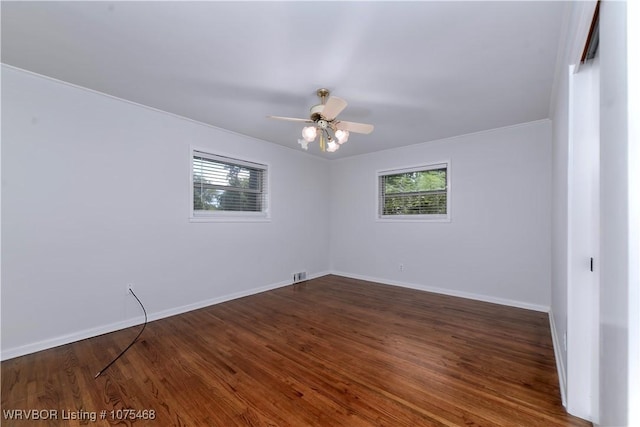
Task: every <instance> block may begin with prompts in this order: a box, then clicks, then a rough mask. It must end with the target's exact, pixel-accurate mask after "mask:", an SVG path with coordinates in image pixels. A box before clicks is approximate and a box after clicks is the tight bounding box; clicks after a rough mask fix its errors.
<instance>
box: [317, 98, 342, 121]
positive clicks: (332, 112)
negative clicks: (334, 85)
mask: <svg viewBox="0 0 640 427" xmlns="http://www.w3.org/2000/svg"><path fill="white" fill-rule="evenodd" d="M346 106H347V101H345V100H344V99H342V98H338V97H337V96H332V97H330V98H329V99H327V103H326V104H324V108H323V109H322V113H321V114H322V117H324V118H325V119H327V120H329V121H331V120H333V119H335V118H336V116H337V115H338V114H340V112H341V111H342V110H344V107H346Z"/></svg>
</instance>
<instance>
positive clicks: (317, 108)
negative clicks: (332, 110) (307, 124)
mask: <svg viewBox="0 0 640 427" xmlns="http://www.w3.org/2000/svg"><path fill="white" fill-rule="evenodd" d="M323 109H324V105H322V104H318V105H314V106H313V107H311V109H310V111H311V120H313V121H314V122H315V121H317V120H320V119H321V118H322V110H323Z"/></svg>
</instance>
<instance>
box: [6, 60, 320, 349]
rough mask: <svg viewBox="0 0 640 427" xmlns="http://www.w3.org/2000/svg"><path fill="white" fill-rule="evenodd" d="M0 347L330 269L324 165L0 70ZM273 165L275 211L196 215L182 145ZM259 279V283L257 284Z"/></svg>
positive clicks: (78, 333) (136, 318) (52, 339)
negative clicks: (242, 218) (240, 216)
mask: <svg viewBox="0 0 640 427" xmlns="http://www.w3.org/2000/svg"><path fill="white" fill-rule="evenodd" d="M2 106H3V108H2V198H3V203H2V251H3V254H2V358H3V359H6V358H8V357H13V356H17V355H20V354H24V353H28V352H32V351H36V350H39V349H42V348H47V347H51V346H54V345H57V344H62V343H64V342H69V341H73V340H76V339H80V338H85V337H87V336H93V335H96V334H99V333H102V332H106V331H110V330H114V329H117V328H120V327H124V326H128V325H131V324H134V323H137V322H140V321H141V316H140V309H139V307H138V306H137V303H136V302H135V300H134V299H133V298H132V297H131V296H130V295H127V293H126V284H127V283H133V284H134V289H135V291H136V294H137V295H138V296H139V297H140V298H141V299H142V301H143V302H144V304H145V305H146V307H147V311H148V312H149V313H150V315H151V318H158V317H163V316H166V315H170V314H173V313H177V312H181V311H184V310H188V309H192V308H195V307H199V306H202V305H207V304H210V303H212V302H215V301H219V300H224V299H226V298H230V297H233V296H238V295H243V294H247V293H252V292H255V291H257V290H259V289H264V288H269V287H274V286H281V285H285V284H288V283H290V282H291V280H292V273H293V272H296V271H301V270H306V271H307V272H309V274H310V275H312V276H313V275H318V274H323V273H325V272H326V271H327V270H328V268H329V261H328V253H329V237H328V235H329V231H328V230H329V218H328V215H327V214H326V213H327V205H328V203H329V186H328V180H327V173H328V171H329V166H328V163H327V162H326V161H325V160H322V159H318V158H315V157H312V156H310V155H308V154H305V153H302V152H300V151H296V150H290V149H287V148H283V147H280V146H276V145H275V144H266V143H264V142H263V141H258V140H253V139H251V138H248V137H244V136H240V135H236V134H233V133H229V132H226V131H223V130H220V129H216V128H213V127H209V126H205V125H202V124H198V123H195V122H192V121H189V120H186V119H182V118H178V117H175V116H172V115H169V114H166V113H162V112H158V111H155V110H151V109H148V108H144V107H141V106H138V105H134V104H131V103H128V102H125V101H122V100H118V99H114V98H110V97H107V96H104V95H101V94H97V93H94V92H91V91H88V90H84V89H80V88H77V87H73V86H70V85H67V84H63V83H60V82H56V81H53V80H50V79H47V78H43V77H40V76H35V75H32V74H28V73H26V72H23V71H20V70H16V69H12V68H9V67H4V66H3V67H2ZM191 144H192V145H195V146H198V147H204V148H210V149H211V150H212V151H214V152H220V153H223V154H228V155H231V156H237V157H239V158H246V159H248V160H254V161H258V162H262V163H267V164H269V167H270V171H269V174H270V180H271V190H272V193H271V210H272V213H271V218H272V219H271V221H270V222H253V223H190V222H189V221H188V218H189V203H190V199H189V197H190V196H189V194H190V193H189V165H190V150H189V146H190V145H191ZM256 287H257V288H256Z"/></svg>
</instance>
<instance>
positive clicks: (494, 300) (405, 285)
mask: <svg viewBox="0 0 640 427" xmlns="http://www.w3.org/2000/svg"><path fill="white" fill-rule="evenodd" d="M331 274H335V275H336V276H343V277H349V278H351V279H359V280H366V281H368V282H376V283H382V284H384V285H392V286H400V287H403V288H409V289H416V290H419V291H425V292H433V293H435V294H442V295H449V296H452V297H459V298H466V299H472V300H476V301H483V302H490V303H493V304H500V305H506V306H509V307H516V308H524V309H526V310H533V311H539V312H542V313H548V312H549V310H550V309H551V307H549V306H546V305H540V304H531V303H528V302H524V301H516V300H510V299H507V298H498V297H492V296H487V295H481V294H474V293H470V292H464V291H456V290H452V289H444V288H438V287H435V286H426V285H420V284H417V283H409V282H401V281H397V280H389V279H383V278H380V277H372V276H365V275H362V274H353V273H346V272H344V271H331Z"/></svg>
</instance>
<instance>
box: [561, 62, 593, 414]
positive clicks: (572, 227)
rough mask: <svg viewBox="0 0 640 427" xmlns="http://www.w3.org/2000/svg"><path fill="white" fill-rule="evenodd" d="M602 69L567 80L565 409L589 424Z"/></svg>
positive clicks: (587, 68) (585, 68)
mask: <svg viewBox="0 0 640 427" xmlns="http://www.w3.org/2000/svg"><path fill="white" fill-rule="evenodd" d="M571 69H573V67H571ZM599 69H600V67H599V61H598V58H595V59H593V60H591V61H588V62H586V63H584V64H582V66H580V70H579V71H578V72H577V73H573V72H572V73H571V75H570V78H569V87H570V90H569V104H570V106H569V128H570V130H569V156H568V159H569V165H568V180H569V188H568V196H569V201H568V237H569V240H568V276H567V365H566V367H567V371H566V375H567V410H568V411H569V412H570V413H571V414H573V415H576V416H579V417H581V418H585V419H588V420H590V421H595V420H597V396H598V352H599V345H598V340H599V337H598V329H599V320H598V318H599V316H598V311H599V301H600V298H599V281H598V276H599V275H598V271H599V260H600V257H599V247H600V246H599V244H600V242H599V229H600V223H599V214H600V200H599V191H600V178H599V177H600V129H599V123H600V100H599V94H600V80H599ZM591 258H593V259H594V266H593V271H592V270H591V263H590V259H591Z"/></svg>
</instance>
